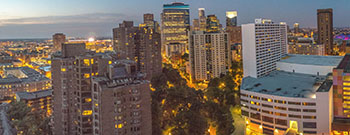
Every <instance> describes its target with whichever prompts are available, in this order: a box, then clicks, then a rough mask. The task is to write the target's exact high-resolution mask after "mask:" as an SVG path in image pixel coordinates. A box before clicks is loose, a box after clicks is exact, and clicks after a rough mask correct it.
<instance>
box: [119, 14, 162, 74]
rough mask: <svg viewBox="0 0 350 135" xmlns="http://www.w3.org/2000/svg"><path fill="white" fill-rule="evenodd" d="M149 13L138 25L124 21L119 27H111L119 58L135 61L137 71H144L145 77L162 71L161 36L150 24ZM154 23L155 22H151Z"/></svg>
mask: <svg viewBox="0 0 350 135" xmlns="http://www.w3.org/2000/svg"><path fill="white" fill-rule="evenodd" d="M150 19H152V17H150V15H149V14H148V15H145V19H144V20H145V22H144V23H143V24H140V26H139V27H135V26H133V25H134V24H133V22H132V21H130V22H128V21H124V22H123V23H122V24H120V25H119V28H115V29H113V31H114V32H113V37H114V40H113V41H114V42H115V50H116V52H117V54H118V53H119V54H118V56H119V57H118V58H119V59H128V60H132V61H135V62H136V63H137V71H139V72H142V73H146V74H147V79H151V78H152V77H153V76H157V75H159V73H160V72H161V71H162V70H161V69H162V67H161V66H162V63H161V62H162V58H161V45H160V44H161V38H160V34H159V33H157V32H156V30H155V28H154V27H153V26H152V25H149V24H150V23H151V22H155V21H154V20H153V21H152V20H150ZM153 24H155V23H153Z"/></svg>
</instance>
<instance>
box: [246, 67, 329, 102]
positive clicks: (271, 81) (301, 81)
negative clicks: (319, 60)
mask: <svg viewBox="0 0 350 135" xmlns="http://www.w3.org/2000/svg"><path fill="white" fill-rule="evenodd" d="M326 78H327V77H326V76H316V75H308V74H300V73H291V72H284V71H273V72H271V73H270V74H269V75H267V76H265V77H261V78H253V77H245V78H243V80H242V85H241V89H243V90H247V91H252V92H258V93H261V94H270V95H276V96H284V97H296V98H312V97H313V96H314V95H315V93H316V91H318V89H321V90H320V91H328V90H329V88H330V87H327V86H328V85H326V84H328V83H326V84H324V82H325V80H326ZM323 85H326V86H323ZM320 86H322V87H321V88H320ZM325 89H327V90H325Z"/></svg>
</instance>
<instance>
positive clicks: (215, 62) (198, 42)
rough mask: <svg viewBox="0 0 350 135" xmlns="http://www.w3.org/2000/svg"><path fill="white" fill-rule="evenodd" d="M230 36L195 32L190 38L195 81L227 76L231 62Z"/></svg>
mask: <svg viewBox="0 0 350 135" xmlns="http://www.w3.org/2000/svg"><path fill="white" fill-rule="evenodd" d="M228 38H229V36H228V34H227V33H225V32H216V33H206V32H204V31H193V32H192V33H191V34H190V37H189V51H190V53H189V58H190V67H191V75H192V77H193V79H194V80H199V81H202V80H209V79H210V78H215V77H220V75H221V74H225V73H226V72H227V71H228V69H229V67H230V62H231V55H230V51H229V50H230V46H229V44H228Z"/></svg>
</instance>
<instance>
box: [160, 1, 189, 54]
mask: <svg viewBox="0 0 350 135" xmlns="http://www.w3.org/2000/svg"><path fill="white" fill-rule="evenodd" d="M189 13H190V9H189V5H186V4H184V3H180V2H174V3H172V4H165V5H163V12H162V14H161V21H162V22H161V36H162V52H163V53H165V52H168V53H166V56H167V57H171V56H172V55H182V54H184V53H185V51H186V48H187V43H188V35H187V34H188V32H189V31H190V14H189Z"/></svg>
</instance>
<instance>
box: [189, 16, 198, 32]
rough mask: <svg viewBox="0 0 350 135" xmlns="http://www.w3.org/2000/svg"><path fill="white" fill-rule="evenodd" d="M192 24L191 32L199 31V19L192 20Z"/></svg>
mask: <svg viewBox="0 0 350 135" xmlns="http://www.w3.org/2000/svg"><path fill="white" fill-rule="evenodd" d="M192 24H193V26H192V29H191V31H199V30H200V27H199V26H200V24H199V19H193V21H192Z"/></svg>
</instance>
